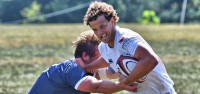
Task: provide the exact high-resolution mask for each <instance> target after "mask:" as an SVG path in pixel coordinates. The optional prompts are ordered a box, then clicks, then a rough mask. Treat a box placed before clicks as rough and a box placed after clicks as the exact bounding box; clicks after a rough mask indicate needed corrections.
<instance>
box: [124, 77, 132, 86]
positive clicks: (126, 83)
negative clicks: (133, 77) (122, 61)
mask: <svg viewBox="0 0 200 94" xmlns="http://www.w3.org/2000/svg"><path fill="white" fill-rule="evenodd" d="M123 83H124V84H125V85H129V84H130V83H131V82H130V81H129V79H127V78H125V79H124V81H123Z"/></svg>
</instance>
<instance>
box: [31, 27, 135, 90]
mask: <svg viewBox="0 0 200 94" xmlns="http://www.w3.org/2000/svg"><path fill="white" fill-rule="evenodd" d="M98 44H99V40H98V39H97V38H96V37H95V35H94V34H93V32H91V31H90V32H84V33H81V36H80V37H79V38H78V39H77V41H76V42H74V47H75V52H74V57H75V58H74V59H71V60H66V61H64V62H62V63H60V64H55V65H52V66H51V67H50V68H48V69H47V70H45V71H44V72H43V73H42V74H41V75H40V77H39V78H38V79H37V81H36V83H35V84H34V85H33V87H32V88H31V90H30V91H29V93H28V94H90V93H89V92H97V93H114V92H117V91H120V90H132V89H133V88H132V87H130V86H126V85H120V84H118V82H111V81H105V80H98V79H96V78H95V77H93V76H92V75H91V73H87V72H86V71H84V70H83V68H82V67H81V66H79V65H78V64H77V63H76V62H75V61H76V58H82V60H83V61H84V62H85V64H89V63H91V62H92V61H93V60H96V59H97V58H99V56H100V54H99V51H98V49H97V46H98Z"/></svg>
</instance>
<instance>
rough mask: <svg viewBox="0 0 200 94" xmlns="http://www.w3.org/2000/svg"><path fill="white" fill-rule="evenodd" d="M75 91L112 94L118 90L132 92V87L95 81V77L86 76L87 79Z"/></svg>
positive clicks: (105, 81) (106, 81)
mask: <svg viewBox="0 0 200 94" xmlns="http://www.w3.org/2000/svg"><path fill="white" fill-rule="evenodd" d="M76 89H77V90H80V91H84V92H92V93H114V92H118V91H120V90H129V91H131V90H133V87H130V86H127V85H119V84H118V83H117V82H112V81H108V80H97V79H96V78H95V77H92V76H87V78H86V79H85V80H84V81H82V82H81V83H80V84H79V85H78V87H77V88H76Z"/></svg>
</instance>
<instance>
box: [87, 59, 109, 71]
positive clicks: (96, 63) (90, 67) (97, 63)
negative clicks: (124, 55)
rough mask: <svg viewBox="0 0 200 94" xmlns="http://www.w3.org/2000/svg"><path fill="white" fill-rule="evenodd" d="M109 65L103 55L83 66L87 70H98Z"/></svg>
mask: <svg viewBox="0 0 200 94" xmlns="http://www.w3.org/2000/svg"><path fill="white" fill-rule="evenodd" d="M108 66H109V64H108V63H107V62H106V61H105V60H104V59H103V58H102V57H100V58H98V59H96V60H94V61H93V62H92V63H90V64H87V65H85V66H84V67H83V68H84V70H86V71H92V70H96V69H99V68H105V67H108Z"/></svg>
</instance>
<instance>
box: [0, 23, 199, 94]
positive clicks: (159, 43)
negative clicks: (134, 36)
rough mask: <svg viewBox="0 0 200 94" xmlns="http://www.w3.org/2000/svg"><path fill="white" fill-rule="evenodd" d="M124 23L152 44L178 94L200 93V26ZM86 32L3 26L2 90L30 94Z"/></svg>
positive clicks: (61, 26)
mask: <svg viewBox="0 0 200 94" xmlns="http://www.w3.org/2000/svg"><path fill="white" fill-rule="evenodd" d="M119 25H120V26H121V27H126V28H130V29H132V30H134V31H136V32H138V33H139V34H141V35H142V36H143V37H144V39H145V40H147V41H148V42H149V44H150V45H151V46H152V48H153V49H154V51H155V52H156V53H157V54H158V55H159V56H160V57H161V58H162V60H163V62H164V64H165V66H166V68H167V71H168V73H169V75H170V76H171V78H172V79H173V80H174V82H175V86H174V87H175V89H176V91H177V93H178V94H200V88H199V87H200V75H199V74H200V49H199V47H200V25H185V26H180V25H176V24H173V25H168V24H165V25H146V26H144V25H137V24H119ZM85 30H89V27H87V26H84V25H83V24H56V25H54V24H48V25H47V24H44V25H43V24H39V25H0V94H27V92H28V90H29V89H30V88H31V86H32V85H33V83H34V82H35V80H36V79H37V77H38V76H39V74H40V73H42V71H43V70H45V69H46V68H48V67H49V66H51V65H52V64H54V63H59V62H61V61H64V60H65V59H69V58H70V57H72V52H73V50H72V41H73V40H74V39H76V37H77V36H78V35H79V34H80V32H82V31H85ZM118 94H126V92H125V91H123V92H119V93H118Z"/></svg>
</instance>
